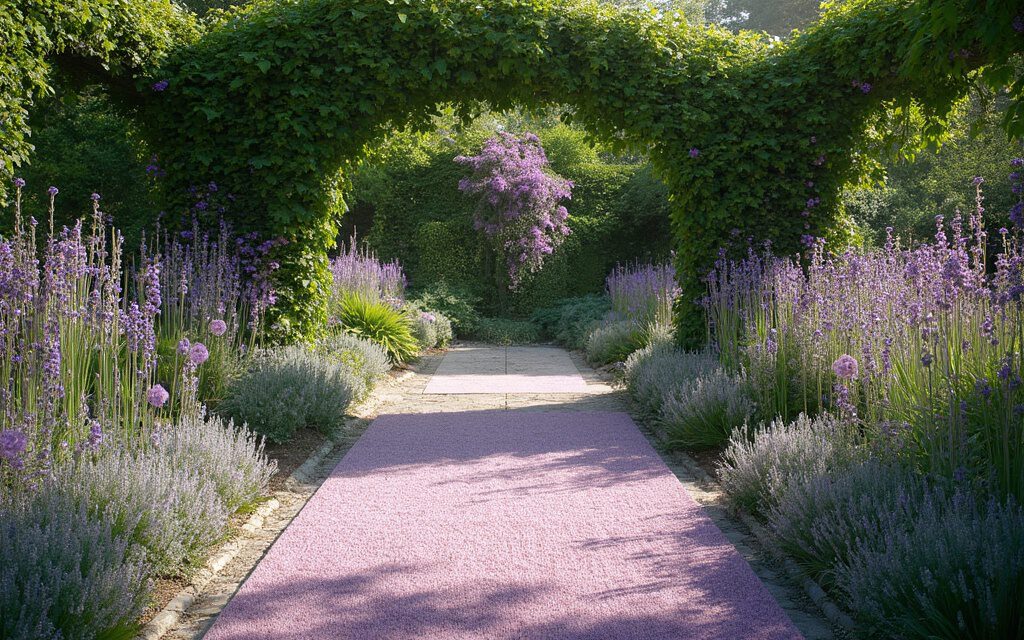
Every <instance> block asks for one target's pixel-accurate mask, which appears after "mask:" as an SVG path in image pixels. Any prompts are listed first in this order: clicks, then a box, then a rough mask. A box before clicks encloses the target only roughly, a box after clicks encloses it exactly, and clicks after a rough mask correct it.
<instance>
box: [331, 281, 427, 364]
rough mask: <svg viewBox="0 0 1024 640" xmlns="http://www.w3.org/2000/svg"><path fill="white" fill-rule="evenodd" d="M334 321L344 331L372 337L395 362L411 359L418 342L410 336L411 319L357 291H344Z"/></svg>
mask: <svg viewBox="0 0 1024 640" xmlns="http://www.w3.org/2000/svg"><path fill="white" fill-rule="evenodd" d="M338 322H339V323H340V324H341V326H342V328H343V329H344V330H345V332H346V333H350V334H352V335H356V336H359V337H361V338H366V339H367V340H372V341H373V342H376V343H377V344H379V345H380V346H382V347H384V349H385V351H387V352H388V358H390V359H391V361H392V362H394V363H395V364H401V363H403V362H405V361H406V360H410V359H412V358H415V357H416V356H417V355H418V354H419V343H418V342H417V341H416V336H415V335H413V319H412V318H411V317H410V316H409V314H408V313H406V312H405V311H402V310H401V309H396V308H395V307H393V306H391V305H389V304H387V303H385V302H379V301H375V300H371V299H370V298H368V297H366V296H364V295H362V294H359V293H346V294H344V295H343V296H342V299H341V303H340V304H339V305H338Z"/></svg>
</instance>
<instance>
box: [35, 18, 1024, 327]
mask: <svg viewBox="0 0 1024 640" xmlns="http://www.w3.org/2000/svg"><path fill="white" fill-rule="evenodd" d="M111 1H112V0H111ZM33 2H35V3H36V4H40V2H41V0H33ZM42 4H43V5H45V4H47V3H45V2H42ZM115 4H118V5H120V4H122V3H115ZM129 4H130V3H129ZM1021 13H1024V10H1021V9H1020V6H1019V2H1016V1H1015V0H989V1H987V2H985V3H977V2H971V1H969V0H849V1H848V2H844V3H843V4H842V5H836V6H834V7H831V8H829V9H828V10H827V11H826V12H825V14H824V16H823V18H822V19H821V20H820V21H819V22H818V23H817V24H815V25H813V26H812V27H810V28H809V29H808V30H807V31H806V32H804V33H801V34H798V35H797V36H795V37H793V38H792V39H790V40H788V41H786V42H779V41H772V40H770V39H769V38H767V37H765V36H762V35H757V34H750V33H741V34H739V35H734V34H731V33H729V32H727V31H724V30H722V29H719V28H714V27H696V26H690V25H687V24H685V21H684V20H683V19H682V18H681V17H679V16H672V15H665V16H661V17H655V16H652V15H650V14H648V13H645V12H642V11H631V10H621V9H617V8H614V7H609V6H607V5H598V4H596V3H593V2H590V1H586V0H584V1H581V2H566V3H562V2H556V1H554V0H487V1H485V2H477V1H476V0H432V1H429V2H420V1H414V0H386V1H384V2H380V1H377V0H277V1H274V2H270V1H269V0H265V1H260V0H257V1H256V2H255V3H253V4H251V5H249V6H247V7H246V8H244V9H241V10H238V11H236V12H234V13H228V14H225V15H223V16H222V17H220V18H218V19H217V21H216V22H213V23H211V24H209V25H208V28H207V30H206V32H205V33H204V34H203V35H202V37H201V38H199V39H198V40H195V41H188V42H186V43H185V44H182V45H181V46H177V47H175V48H174V49H173V50H172V51H171V53H170V55H168V56H167V57H166V58H163V59H162V61H161V62H159V63H158V64H157V65H156V66H151V67H148V68H149V69H150V71H151V74H150V77H149V78H148V80H147V82H146V83H145V84H143V85H140V86H142V89H143V91H146V90H148V88H149V87H154V88H155V87H157V86H159V87H160V89H161V90H159V91H157V92H152V91H151V95H148V94H147V97H146V99H145V100H143V101H142V103H143V105H144V106H145V108H146V112H145V114H144V118H143V124H144V125H145V126H147V127H148V130H149V134H150V137H151V142H152V143H153V144H154V145H155V148H157V149H159V150H160V159H159V164H160V172H161V175H166V178H165V184H164V188H165V193H166V195H167V197H168V200H169V204H170V205H171V206H169V207H168V210H169V211H171V212H177V213H174V214H173V216H178V215H179V213H180V216H179V217H181V218H183V219H186V220H187V219H189V218H190V217H192V216H200V215H202V214H203V211H204V210H200V209H197V207H198V205H199V204H200V203H201V204H202V205H203V207H204V209H205V208H206V207H207V206H208V205H209V202H208V200H207V199H201V198H199V197H198V196H197V195H196V193H197V189H198V190H203V189H206V190H207V191H208V189H207V188H206V187H205V185H208V184H211V183H213V184H216V185H218V187H219V193H220V194H221V195H222V196H223V197H224V204H223V205H222V206H223V207H224V209H225V211H226V214H227V215H229V216H231V217H233V218H234V219H235V221H236V224H238V225H240V226H243V227H247V228H250V229H251V230H254V231H258V232H261V233H263V234H265V235H267V236H268V237H274V238H277V237H280V239H281V240H282V242H281V243H280V245H281V248H280V249H279V251H280V253H281V255H280V262H281V265H282V268H281V270H280V271H279V273H280V274H281V277H282V278H283V282H282V283H281V284H282V287H281V298H280V300H281V304H279V307H280V311H279V312H280V315H279V317H278V318H277V321H278V326H279V328H280V330H281V331H282V332H283V333H285V334H293V333H296V332H300V333H301V332H305V331H309V330H311V329H312V328H314V327H315V326H317V325H318V323H320V322H321V321H322V320H323V319H324V307H323V304H322V301H323V300H324V297H325V293H326V290H327V282H328V280H327V279H328V275H329V274H328V271H327V267H326V264H327V263H326V254H327V251H328V249H329V248H330V246H331V244H332V242H333V239H334V237H335V228H336V221H337V219H338V217H339V216H340V214H341V213H342V211H343V210H344V201H343V196H344V191H345V186H346V179H347V176H348V175H349V174H350V173H351V170H352V168H353V166H354V164H355V163H356V162H358V161H359V159H360V158H361V157H362V156H363V155H364V152H365V150H366V148H367V146H368V145H372V144H373V143H374V141H375V140H377V139H379V138H380V137H381V136H382V135H383V132H384V131H385V130H386V128H388V127H395V126H404V125H407V124H411V125H413V126H422V127H426V126H429V122H430V117H431V115H432V114H434V113H435V112H436V110H437V109H438V105H439V104H442V103H449V102H458V104H459V105H461V108H462V109H463V110H464V111H465V112H466V114H467V115H470V114H471V112H472V110H473V108H474V105H477V104H479V103H480V102H486V103H488V104H489V105H491V106H492V107H494V108H498V109H501V108H504V107H508V106H511V105H513V104H525V105H544V104H564V105H568V107H569V109H568V112H567V114H566V119H572V120H576V121H578V122H579V123H581V124H582V125H584V126H585V127H586V128H587V129H588V130H589V131H590V132H591V133H592V134H594V135H595V136H599V137H601V138H603V139H604V140H606V141H608V142H609V143H610V144H613V145H616V146H617V147H624V148H633V149H640V150H643V151H644V152H646V153H647V154H648V155H649V156H650V158H651V161H652V164H653V166H654V167H655V168H656V170H657V172H658V174H659V177H660V178H661V179H662V180H663V181H664V182H665V183H666V185H667V186H668V188H669V190H670V192H671V194H672V198H673V200H672V207H673V209H672V223H673V233H674V236H675V241H676V245H677V251H676V256H677V261H678V264H677V267H678V269H677V271H678V273H679V274H680V277H681V280H682V281H681V285H682V288H683V292H684V293H683V296H682V298H681V301H680V303H679V306H678V320H679V326H680V333H681V336H682V338H683V339H684V340H685V341H690V342H692V341H694V340H697V339H699V336H700V335H701V332H700V326H701V321H700V317H699V315H698V314H699V312H698V311H697V309H696V306H695V305H694V303H693V301H694V300H695V299H696V298H697V297H698V296H699V294H700V293H701V289H702V282H701V274H702V273H704V272H705V270H706V269H707V267H708V266H709V265H710V264H711V263H712V261H713V260H714V258H715V256H716V255H717V253H718V252H719V250H720V249H723V248H724V249H726V250H727V251H730V250H731V251H743V250H746V248H747V246H748V245H749V244H751V243H755V244H760V243H762V242H770V243H772V245H773V247H774V249H775V250H776V251H778V252H787V253H791V252H796V251H800V250H801V248H802V246H803V244H804V243H810V242H813V241H815V239H817V238H822V237H824V238H826V239H827V240H831V239H835V240H841V239H842V238H843V236H844V218H843V215H842V208H841V205H840V201H839V193H840V190H841V188H842V186H843V185H844V184H847V183H849V182H855V181H857V180H859V179H862V178H864V177H866V176H869V175H871V174H872V172H874V171H877V167H878V165H877V164H876V163H875V161H874V158H877V157H879V155H880V153H882V152H889V151H891V150H892V149H893V148H894V147H901V146H902V147H906V148H907V149H910V148H911V147H912V146H913V145H914V144H916V143H917V142H916V141H918V140H920V141H924V142H934V141H937V140H939V139H941V137H942V135H943V131H944V121H945V118H946V116H947V115H948V114H949V112H950V110H951V109H952V107H953V106H954V105H955V103H956V102H957V101H958V100H959V99H961V98H962V97H963V96H964V95H965V93H966V92H967V91H968V90H969V88H970V86H971V83H973V82H984V83H987V84H989V85H990V86H993V87H997V88H999V89H1001V90H1002V89H1006V90H1007V91H1008V92H1009V93H1010V97H1011V99H1012V101H1013V104H1012V106H1011V108H1010V110H1009V112H1008V116H1007V120H1006V126H1007V130H1008V131H1009V132H1010V133H1012V134H1014V135H1020V134H1021V133H1022V132H1024V107H1022V101H1021V97H1022V94H1024V79H1022V78H1021V77H1020V75H1019V74H1018V72H1017V71H1016V68H1015V67H1014V66H1013V61H1014V56H1015V54H1018V53H1019V52H1021V51H1022V50H1024V33H1022V32H1024V17H1022V16H1021V15H1020V14H1021ZM32 55H35V54H32ZM911 116H913V118H914V121H915V122H916V126H917V130H918V131H919V133H920V135H919V136H914V137H913V138H912V137H906V136H903V135H902V132H903V131H904V127H902V126H900V125H901V124H902V123H904V122H909V121H911ZM173 216H172V217H173Z"/></svg>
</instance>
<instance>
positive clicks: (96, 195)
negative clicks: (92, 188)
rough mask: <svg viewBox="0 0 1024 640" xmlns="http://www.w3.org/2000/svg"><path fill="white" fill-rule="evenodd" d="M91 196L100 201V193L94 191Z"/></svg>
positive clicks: (95, 200)
mask: <svg viewBox="0 0 1024 640" xmlns="http://www.w3.org/2000/svg"><path fill="white" fill-rule="evenodd" d="M89 197H90V198H92V201H93V202H99V201H100V194H98V193H94V194H92V195H91V196H89Z"/></svg>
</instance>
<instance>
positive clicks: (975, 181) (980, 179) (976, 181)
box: [971, 176, 985, 187]
mask: <svg viewBox="0 0 1024 640" xmlns="http://www.w3.org/2000/svg"><path fill="white" fill-rule="evenodd" d="M984 182H985V178H983V177H981V176H974V179H973V180H971V184H973V185H974V186H976V187H979V186H981V185H982V184H983V183H984Z"/></svg>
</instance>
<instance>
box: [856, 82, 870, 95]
mask: <svg viewBox="0 0 1024 640" xmlns="http://www.w3.org/2000/svg"><path fill="white" fill-rule="evenodd" d="M859 88H860V92H861V93H871V84H870V83H868V82H862V83H860V87H859Z"/></svg>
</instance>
